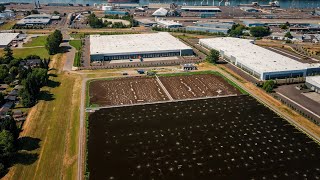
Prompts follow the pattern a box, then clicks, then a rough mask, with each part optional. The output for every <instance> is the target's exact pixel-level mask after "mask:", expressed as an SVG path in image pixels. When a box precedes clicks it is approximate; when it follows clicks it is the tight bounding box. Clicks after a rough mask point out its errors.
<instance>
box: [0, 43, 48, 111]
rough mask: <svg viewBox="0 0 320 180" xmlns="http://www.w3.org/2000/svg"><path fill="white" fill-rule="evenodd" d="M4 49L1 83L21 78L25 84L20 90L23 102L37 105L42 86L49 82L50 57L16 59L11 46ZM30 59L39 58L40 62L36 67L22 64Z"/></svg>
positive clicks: (1, 62) (28, 104)
mask: <svg viewBox="0 0 320 180" xmlns="http://www.w3.org/2000/svg"><path fill="white" fill-rule="evenodd" d="M4 51H5V53H4V56H3V57H1V58H0V83H6V84H10V83H12V82H13V81H14V80H19V81H20V82H22V83H21V84H22V85H23V88H22V89H21V90H20V92H19V95H20V97H21V103H22V104H23V106H25V107H31V106H33V105H35V103H36V99H37V96H38V94H39V92H40V88H41V87H43V86H44V85H46V84H47V82H48V69H49V62H50V59H41V58H40V57H39V56H36V55H30V56H27V57H26V58H24V59H22V58H17V59H16V58H14V57H13V53H12V50H11V49H10V48H9V47H6V48H5V49H4ZM29 59H39V60H40V63H39V65H38V66H37V67H36V68H32V67H30V65H27V67H26V65H24V64H21V62H23V61H26V60H29Z"/></svg>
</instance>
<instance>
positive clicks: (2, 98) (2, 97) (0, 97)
mask: <svg viewBox="0 0 320 180" xmlns="http://www.w3.org/2000/svg"><path fill="white" fill-rule="evenodd" d="M3 101H4V96H3V94H2V92H0V104H2V103H3Z"/></svg>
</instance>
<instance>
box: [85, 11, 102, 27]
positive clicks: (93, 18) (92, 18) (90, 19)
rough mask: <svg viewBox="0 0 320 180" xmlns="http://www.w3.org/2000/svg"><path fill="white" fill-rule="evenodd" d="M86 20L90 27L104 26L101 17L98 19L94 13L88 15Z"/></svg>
mask: <svg viewBox="0 0 320 180" xmlns="http://www.w3.org/2000/svg"><path fill="white" fill-rule="evenodd" d="M88 22H89V25H90V27H92V28H102V27H104V24H103V22H102V20H101V19H99V18H98V17H96V15H95V14H94V13H91V14H90V15H89V17H88Z"/></svg>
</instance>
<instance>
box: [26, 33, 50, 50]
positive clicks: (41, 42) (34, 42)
mask: <svg viewBox="0 0 320 180" xmlns="http://www.w3.org/2000/svg"><path fill="white" fill-rule="evenodd" d="M47 37H48V36H38V37H35V38H31V39H30V41H29V42H27V43H26V44H24V45H23V47H34V46H45V45H46V42H47Z"/></svg>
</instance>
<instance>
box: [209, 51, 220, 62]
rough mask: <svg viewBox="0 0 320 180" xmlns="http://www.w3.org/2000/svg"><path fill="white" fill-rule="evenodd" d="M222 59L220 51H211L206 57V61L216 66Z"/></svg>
mask: <svg viewBox="0 0 320 180" xmlns="http://www.w3.org/2000/svg"><path fill="white" fill-rule="evenodd" d="M219 58H220V53H219V51H217V50H215V49H211V50H210V53H209V55H208V56H207V57H206V61H207V62H210V63H214V64H216V63H217V62H218V60H219Z"/></svg>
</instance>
